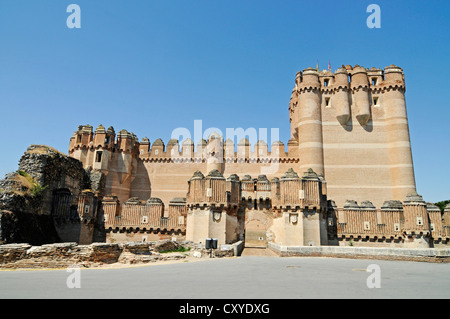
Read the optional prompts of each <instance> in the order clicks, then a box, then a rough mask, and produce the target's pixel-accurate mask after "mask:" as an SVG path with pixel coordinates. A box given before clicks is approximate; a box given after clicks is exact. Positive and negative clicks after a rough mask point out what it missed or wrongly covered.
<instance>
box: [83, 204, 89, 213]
mask: <svg viewBox="0 0 450 319" xmlns="http://www.w3.org/2000/svg"><path fill="white" fill-rule="evenodd" d="M84 213H85V214H89V205H86V206H84Z"/></svg>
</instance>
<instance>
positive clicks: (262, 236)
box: [244, 210, 272, 248]
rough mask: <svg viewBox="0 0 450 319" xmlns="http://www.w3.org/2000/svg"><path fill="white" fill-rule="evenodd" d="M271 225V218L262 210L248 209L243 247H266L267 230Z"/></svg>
mask: <svg viewBox="0 0 450 319" xmlns="http://www.w3.org/2000/svg"><path fill="white" fill-rule="evenodd" d="M270 226H272V218H271V217H269V215H268V214H267V213H265V212H263V211H258V210H249V211H247V212H246V218H245V227H244V230H245V247H247V248H266V247H267V242H268V238H267V231H268V230H269V228H270Z"/></svg>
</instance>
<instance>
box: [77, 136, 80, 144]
mask: <svg viewBox="0 0 450 319" xmlns="http://www.w3.org/2000/svg"><path fill="white" fill-rule="evenodd" d="M77 143H81V135H80V134H78V135H77Z"/></svg>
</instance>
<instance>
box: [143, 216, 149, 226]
mask: <svg viewBox="0 0 450 319" xmlns="http://www.w3.org/2000/svg"><path fill="white" fill-rule="evenodd" d="M147 223H148V216H142V224H147Z"/></svg>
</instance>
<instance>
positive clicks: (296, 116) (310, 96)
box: [291, 68, 324, 174]
mask: <svg viewBox="0 0 450 319" xmlns="http://www.w3.org/2000/svg"><path fill="white" fill-rule="evenodd" d="M296 87H297V92H298V93H297V94H298V97H297V104H296V106H295V107H294V110H293V115H292V123H291V125H293V126H294V128H293V131H295V132H296V133H294V135H295V136H297V137H298V149H299V154H300V155H299V157H300V162H299V171H300V172H301V173H303V172H305V171H306V170H307V169H308V168H312V169H314V171H315V172H316V173H318V174H324V162H323V141H322V115H321V94H320V82H319V73H318V72H317V71H316V70H314V69H312V68H308V69H306V70H304V71H303V73H301V74H300V73H299V74H298V75H297V78H296Z"/></svg>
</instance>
